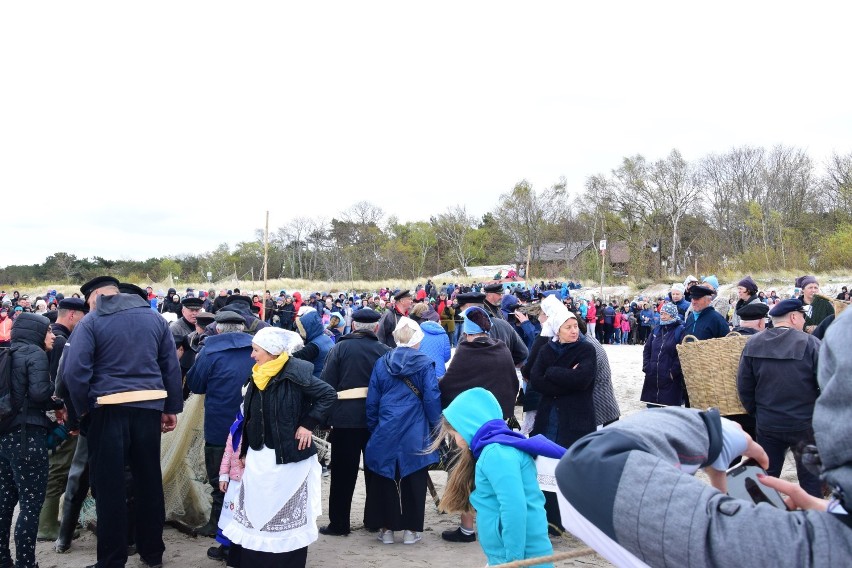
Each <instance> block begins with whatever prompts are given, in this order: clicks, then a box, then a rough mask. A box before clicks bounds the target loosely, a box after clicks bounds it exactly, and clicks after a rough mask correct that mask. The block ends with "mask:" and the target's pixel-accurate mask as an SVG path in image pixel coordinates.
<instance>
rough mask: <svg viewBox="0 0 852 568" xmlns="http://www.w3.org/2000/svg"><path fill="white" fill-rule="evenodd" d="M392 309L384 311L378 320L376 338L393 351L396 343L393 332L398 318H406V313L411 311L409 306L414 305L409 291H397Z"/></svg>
mask: <svg viewBox="0 0 852 568" xmlns="http://www.w3.org/2000/svg"><path fill="white" fill-rule="evenodd" d="M393 299H394V305H393V309H390V310H385V313H384V314H382V318H381V319H380V320H379V329H378V331H376V337H378V338H379V341H381V342H382V343H384V344H385V345H387V346H388V347H390V348H391V349H393V348H394V347H396V341H394V338H393V330H395V329H396V324H397V322H398V321H399V318H401V317H403V316H408V311H409V310H410V309H411V304H412V303H414V298H412V296H411V290H399V291H397V292H396V293H395V294H394V295H393Z"/></svg>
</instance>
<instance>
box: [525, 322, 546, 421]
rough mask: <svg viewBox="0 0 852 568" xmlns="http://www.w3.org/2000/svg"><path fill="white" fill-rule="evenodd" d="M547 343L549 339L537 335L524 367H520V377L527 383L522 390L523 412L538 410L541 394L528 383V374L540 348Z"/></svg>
mask: <svg viewBox="0 0 852 568" xmlns="http://www.w3.org/2000/svg"><path fill="white" fill-rule="evenodd" d="M549 341H550V338H549V337H544V336H541V335H539V336H538V337H537V338H536V339H535V340H534V341H533V343H532V345H531V346H530V356H529V357H527V360H526V362H525V363H524V366H523V367H521V376H522V377H523V378H524V379H526V381H527V387H526V389H525V390H524V412H530V411H532V410H538V405H539V404H540V403H541V393H540V392H538V391H537V390H535V388H534V387H533V385H532V382H531V381H530V372H531V371H532V368H533V365H535V361H536V359H538V353H539V351H541V348H542V347H544V346H545V345H547V343H548V342H549Z"/></svg>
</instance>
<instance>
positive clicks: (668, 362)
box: [639, 322, 683, 406]
mask: <svg viewBox="0 0 852 568" xmlns="http://www.w3.org/2000/svg"><path fill="white" fill-rule="evenodd" d="M681 339H683V324H682V323H680V322H677V323H672V324H669V325H658V326H657V327H655V328H654V331H652V332H651V335H649V336H648V339H647V341H645V349H644V351H643V352H642V372H643V373H645V383H644V384H643V385H642V395H641V397H640V399H639V400H641V401H642V402H650V403H652V404H664V405H666V406H680V405H681V404H683V371H682V370H681V368H680V358H679V357H678V355H677V344H678V343H680V341H681Z"/></svg>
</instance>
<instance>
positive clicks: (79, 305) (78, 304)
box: [59, 298, 89, 312]
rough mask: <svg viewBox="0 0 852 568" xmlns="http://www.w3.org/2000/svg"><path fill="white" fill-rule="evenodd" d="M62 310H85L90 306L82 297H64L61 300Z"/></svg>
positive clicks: (60, 307) (60, 306)
mask: <svg viewBox="0 0 852 568" xmlns="http://www.w3.org/2000/svg"><path fill="white" fill-rule="evenodd" d="M59 309H60V310H76V311H78V312H85V311H86V310H88V309H89V308H88V306H86V302H84V301H83V300H82V299H81V298H63V299H62V300H61V301H60V302H59Z"/></svg>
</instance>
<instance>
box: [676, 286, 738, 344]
mask: <svg viewBox="0 0 852 568" xmlns="http://www.w3.org/2000/svg"><path fill="white" fill-rule="evenodd" d="M715 294H716V291H715V290H713V289H712V288H711V287H710V286H707V285H704V284H696V285H695V286H693V287H692V288H690V304H692V309H691V310H690V311H689V312H687V314H686V321H684V326H683V327H684V336H686V335H694V336H695V337H697V338H698V339H714V338H717V337H725V336H726V335H728V332H729V331H730V328H729V327H728V322H727V321H725V318H724V317H722V315H721V314H720V313H719V312H717V311H716V310H714V309H713V308H712V307H711V306H710V304H711V303H712V302H713V296H714V295H715Z"/></svg>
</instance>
